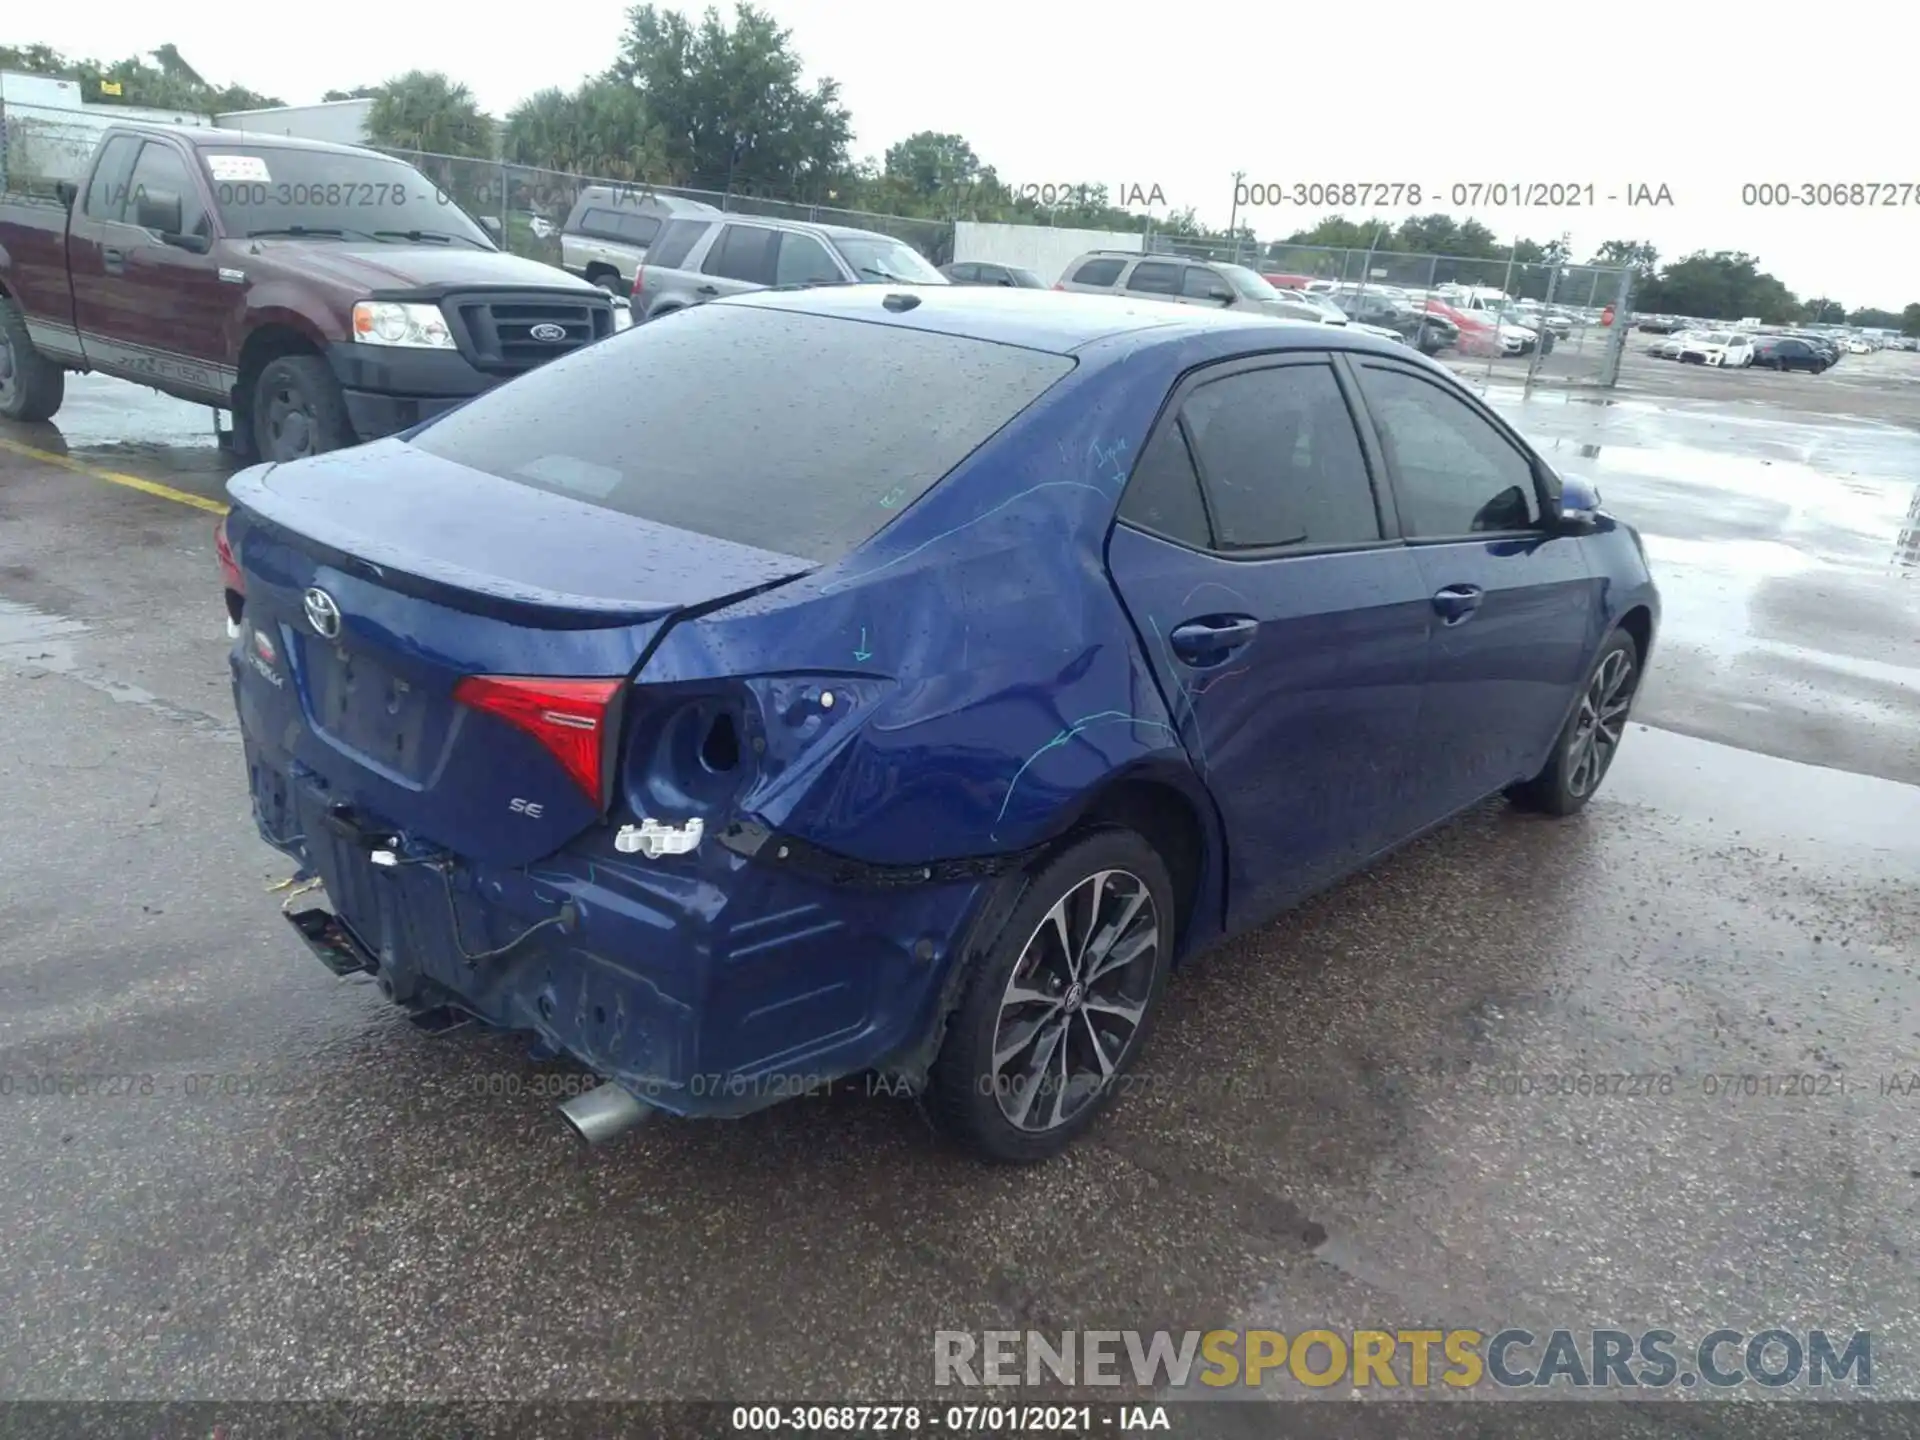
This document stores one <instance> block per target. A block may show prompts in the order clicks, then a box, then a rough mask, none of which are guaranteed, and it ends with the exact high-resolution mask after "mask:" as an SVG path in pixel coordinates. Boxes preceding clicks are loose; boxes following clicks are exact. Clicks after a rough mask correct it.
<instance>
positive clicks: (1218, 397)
mask: <svg viewBox="0 0 1920 1440" xmlns="http://www.w3.org/2000/svg"><path fill="white" fill-rule="evenodd" d="M1180 424H1181V426H1182V427H1183V428H1184V429H1185V430H1186V432H1187V437H1188V441H1189V443H1190V444H1191V445H1192V447H1193V454H1194V456H1195V458H1196V459H1197V460H1198V462H1199V466H1200V476H1201V481H1202V483H1203V484H1204V485H1205V487H1206V493H1207V498H1208V501H1209V503H1210V508H1211V510H1212V513H1213V522H1214V532H1215V544H1216V547H1217V548H1218V549H1221V550H1256V549H1259V550H1264V549H1268V548H1271V547H1276V546H1289V545H1297V546H1303V547H1305V546H1321V545H1362V544H1366V543H1367V542H1369V541H1373V540H1378V539H1380V538H1381V536H1380V515H1379V511H1378V509H1377V508H1376V507H1375V505H1374V500H1373V483H1372V481H1371V480H1370V479H1369V478H1368V475H1367V462H1366V457H1365V454H1364V452H1363V451H1362V450H1361V448H1360V435H1359V432H1358V431H1357V430H1356V429H1355V428H1354V420H1353V412H1352V411H1351V410H1349V409H1348V408H1347V402H1346V399H1345V397H1344V396H1342V395H1341V393H1340V386H1339V383H1338V382H1337V381H1336V380H1335V379H1334V378H1333V368H1332V367H1331V366H1329V365H1280V366H1275V367H1274V368H1272V369H1261V370H1246V371H1242V372H1241V373H1239V374H1237V375H1229V376H1226V377H1225V378H1223V379H1220V380H1214V381H1210V382H1209V383H1207V384H1205V385H1202V386H1200V387H1199V388H1198V389H1196V390H1195V391H1194V392H1193V393H1192V394H1191V395H1189V396H1188V397H1187V401H1186V403H1185V404H1184V405H1182V406H1181V407H1180Z"/></svg>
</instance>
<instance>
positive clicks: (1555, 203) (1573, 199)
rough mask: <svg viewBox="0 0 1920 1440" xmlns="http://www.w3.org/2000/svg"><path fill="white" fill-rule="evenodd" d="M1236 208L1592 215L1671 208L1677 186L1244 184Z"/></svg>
mask: <svg viewBox="0 0 1920 1440" xmlns="http://www.w3.org/2000/svg"><path fill="white" fill-rule="evenodd" d="M1233 203H1234V204H1235V205H1243V206H1247V207H1250V208H1255V207H1260V206H1269V205H1289V206H1298V207H1301V208H1303V209H1339V208H1343V207H1349V206H1355V205H1358V206H1362V207H1366V206H1383V207H1385V208H1387V209H1394V208H1398V207H1418V206H1422V205H1439V206H1445V207H1448V208H1450V209H1454V210H1505V209H1524V210H1542V209H1549V210H1590V209H1594V208H1596V207H1598V206H1601V205H1629V206H1655V207H1670V206H1672V205H1673V204H1674V196H1673V187H1672V186H1670V185H1668V184H1667V183H1666V182H1664V181H1659V182H1654V181H1645V180H1633V181H1618V182H1616V183H1614V184H1611V185H1601V184H1598V183H1596V182H1595V181H1592V180H1455V181H1451V182H1449V183H1447V184H1445V185H1429V184H1425V183H1423V182H1422V181H1418V180H1257V181H1245V180H1240V181H1236V182H1235V183H1234V187H1233Z"/></svg>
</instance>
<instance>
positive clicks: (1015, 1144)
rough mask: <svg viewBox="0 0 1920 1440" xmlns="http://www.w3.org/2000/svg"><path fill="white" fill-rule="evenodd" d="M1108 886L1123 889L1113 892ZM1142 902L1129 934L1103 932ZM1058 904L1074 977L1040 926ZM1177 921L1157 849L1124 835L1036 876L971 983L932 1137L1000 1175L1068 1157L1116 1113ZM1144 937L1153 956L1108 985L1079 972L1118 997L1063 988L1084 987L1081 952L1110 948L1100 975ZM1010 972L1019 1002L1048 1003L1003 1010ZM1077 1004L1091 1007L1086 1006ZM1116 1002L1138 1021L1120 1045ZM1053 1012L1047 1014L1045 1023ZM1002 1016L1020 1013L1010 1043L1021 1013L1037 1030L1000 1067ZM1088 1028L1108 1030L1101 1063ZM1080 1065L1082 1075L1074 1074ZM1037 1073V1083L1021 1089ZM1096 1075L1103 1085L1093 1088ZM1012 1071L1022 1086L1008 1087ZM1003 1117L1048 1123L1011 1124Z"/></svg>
mask: <svg viewBox="0 0 1920 1440" xmlns="http://www.w3.org/2000/svg"><path fill="white" fill-rule="evenodd" d="M1116 875H1117V876H1118V877H1119V878H1113V877H1115V876H1116ZM1101 876H1106V877H1109V878H1106V879H1104V880H1102V881H1100V882H1099V883H1098V885H1097V886H1096V883H1095V880H1096V877H1101ZM1142 892H1144V895H1145V897H1146V900H1145V902H1143V904H1142V905H1140V906H1139V907H1137V908H1136V910H1135V911H1134V912H1132V920H1131V922H1130V923H1129V924H1127V925H1125V926H1124V927H1122V928H1121V929H1118V930H1113V929H1112V921H1113V919H1114V918H1116V917H1117V916H1118V915H1119V914H1120V913H1123V912H1125V911H1126V907H1127V906H1128V905H1129V904H1131V903H1132V898H1133V896H1135V895H1136V894H1139V893H1142ZM1102 896H1103V897H1104V899H1103V900H1097V898H1096V897H1102ZM1063 902H1065V904H1066V905H1067V906H1068V908H1069V909H1070V910H1071V912H1072V913H1071V916H1070V919H1069V923H1068V924H1067V926H1066V929H1067V931H1068V932H1069V933H1077V934H1078V935H1079V942H1078V943H1079V944H1080V946H1081V947H1082V962H1083V965H1078V966H1077V965H1075V964H1074V962H1073V961H1072V959H1071V957H1070V956H1069V955H1068V954H1067V953H1066V951H1065V948H1064V947H1063V946H1062V944H1061V943H1060V938H1059V937H1060V931H1059V930H1058V929H1056V927H1055V926H1054V924H1053V922H1052V920H1051V918H1050V917H1051V915H1052V912H1053V911H1054V908H1055V906H1056V905H1061V904H1062V903H1063ZM1147 904H1150V905H1151V907H1152V911H1153V913H1152V916H1151V917H1149V918H1143V917H1142V915H1141V914H1140V913H1139V911H1141V910H1144V909H1145V908H1146V905H1147ZM1173 917H1174V908H1173V882H1172V881H1171V880H1170V879H1169V878H1168V875H1167V867H1166V865H1165V864H1164V863H1163V862H1162V861H1161V859H1160V856H1159V855H1158V854H1157V853H1156V852H1155V851H1154V849H1153V847H1152V846H1151V845H1149V844H1148V843H1147V842H1146V841H1145V840H1144V839H1142V838H1141V837H1140V836H1139V835H1138V834H1136V833H1135V832H1133V831H1131V830H1123V829H1118V828H1101V829H1098V830H1093V831H1089V832H1088V833H1087V834H1085V835H1084V836H1082V837H1081V838H1079V839H1078V840H1075V841H1073V842H1072V843H1071V844H1069V845H1068V846H1067V848H1066V849H1064V850H1062V851H1060V852H1058V853H1057V854H1055V855H1054V857H1053V858H1052V859H1050V860H1046V861H1044V862H1042V863H1041V864H1040V865H1039V868H1038V869H1037V870H1036V871H1035V872H1034V874H1033V875H1032V877H1031V878H1030V880H1029V882H1028V887H1027V892H1026V894H1025V895H1024V896H1023V897H1022V899H1021V900H1020V903H1019V904H1018V905H1016V906H1015V907H1014V909H1013V913H1012V914H1010V915H1009V916H1008V917H1007V921H1006V924H1005V925H1004V926H1002V927H1001V930H1000V934H999V935H998V936H996V937H995V939H994V941H993V943H992V945H991V947H990V948H989V949H988V950H987V952H986V953H985V954H984V955H983V956H982V957H981V958H980V959H979V961H978V962H977V963H976V964H975V966H974V969H973V973H972V974H970V975H968V976H967V978H966V980H965V982H964V984H963V986H962V988H961V992H960V1000H959V1003H958V1005H957V1006H956V1008H955V1010H954V1013H953V1015H952V1016H951V1017H950V1019H949V1022H948V1025H947V1032H946V1036H945V1038H944V1040H943V1041H942V1043H941V1046H940V1053H939V1055H938V1056H936V1057H935V1059H934V1062H933V1067H932V1069H931V1071H930V1073H929V1074H928V1077H927V1108H928V1112H929V1113H930V1114H931V1115H932V1116H933V1118H934V1121H935V1123H936V1124H938V1125H939V1127H940V1128H941V1130H943V1131H944V1132H945V1133H946V1134H947V1135H948V1136H950V1137H951V1138H953V1139H954V1140H955V1141H957V1142H958V1143H960V1144H961V1145H963V1146H965V1147H966V1148H967V1149H969V1150H971V1151H972V1152H973V1153H974V1154H976V1155H978V1156H980V1157H981V1158H983V1159H986V1160H992V1161H998V1162H1002V1163H1007V1164H1032V1163H1034V1162H1036V1161H1040V1160H1046V1159H1049V1158H1051V1157H1052V1156H1055V1155H1057V1154H1059V1153H1060V1152H1061V1151H1062V1150H1064V1149H1066V1148H1067V1146H1068V1145H1070V1144H1072V1143H1073V1141H1074V1140H1075V1139H1076V1138H1077V1137H1078V1136H1079V1135H1080V1134H1081V1133H1082V1132H1083V1131H1085V1130H1086V1128H1087V1127H1088V1126H1089V1125H1091V1124H1092V1123H1093V1121H1094V1120H1095V1118H1096V1117H1097V1116H1098V1115H1099V1114H1100V1112H1101V1111H1102V1110H1103V1109H1105V1108H1106V1106H1107V1104H1108V1103H1109V1102H1110V1101H1111V1100H1112V1098H1113V1092H1114V1086H1115V1084H1116V1082H1117V1081H1118V1080H1119V1079H1120V1077H1121V1076H1123V1075H1125V1074H1126V1072H1127V1070H1128V1069H1130V1068H1131V1067H1132V1065H1133V1063H1134V1061H1135V1060H1136V1059H1137V1058H1138V1056H1139V1054H1140V1052H1141V1050H1142V1049H1143V1048H1144V1047H1145V1045H1146V1042H1147V1038H1148V1035H1149V1034H1150V1033H1151V1030H1152V1027H1153V1021H1154V1017H1155V1015H1156V1013H1157V1012H1158V1009H1159V1003H1160V996H1161V993H1162V992H1163V991H1164V989H1165V988H1166V982H1167V971H1168V964H1169V961H1170V959H1171V957H1172V950H1173V941H1174V925H1173ZM1095 918H1098V919H1100V920H1101V922H1102V924H1101V926H1100V927H1099V928H1095V927H1094V925H1093V923H1092V922H1093V920H1094V919H1095ZM1149 930H1151V932H1152V937H1153V938H1152V948H1151V950H1150V951H1148V950H1145V949H1142V950H1141V951H1140V953H1139V954H1137V955H1136V956H1135V957H1134V958H1132V959H1130V960H1126V961H1122V962H1119V963H1116V964H1114V965H1112V966H1111V967H1110V968H1109V969H1107V970H1104V971H1102V970H1097V969H1093V970H1090V971H1087V972H1086V973H1091V974H1092V975H1094V976H1095V977H1117V984H1116V982H1115V981H1114V980H1111V979H1109V980H1108V981H1107V984H1108V985H1111V986H1114V987H1115V988H1113V989H1112V990H1108V989H1106V988H1104V987H1103V988H1101V989H1099V990H1097V991H1096V990H1089V989H1086V988H1084V986H1083V984H1082V982H1081V981H1079V980H1078V979H1071V978H1070V974H1071V975H1074V976H1077V975H1079V974H1081V973H1083V966H1084V962H1085V960H1086V957H1087V955H1088V953H1089V952H1090V951H1091V947H1090V946H1088V944H1087V942H1088V941H1092V942H1095V943H1097V942H1099V941H1100V940H1101V939H1102V937H1105V940H1106V948H1105V949H1103V950H1101V951H1100V952H1099V953H1097V954H1093V955H1092V959H1091V964H1092V965H1093V966H1098V965H1099V964H1100V963H1101V962H1102V961H1103V960H1105V959H1108V958H1110V956H1111V954H1112V953H1113V952H1116V951H1118V950H1119V949H1120V948H1121V943H1120V942H1122V941H1123V940H1124V941H1125V943H1126V945H1128V946H1129V947H1131V946H1134V945H1137V944H1139V943H1140V942H1141V940H1142V937H1144V936H1145V934H1146V933H1147V932H1148V931H1149ZM1109 931H1111V932H1112V933H1109ZM1016 968H1019V969H1021V970H1022V971H1023V974H1022V977H1021V978H1022V979H1023V980H1025V981H1028V982H1031V983H1030V985H1029V986H1027V987H1026V988H1028V989H1030V990H1032V992H1033V993H1035V994H1036V995H1045V996H1046V997H1048V998H1046V999H1044V1000H1039V1001H1036V1002H1031V1003H1026V1002H1020V1001H1019V1000H1018V999H1017V998H1014V997H1012V996H1010V982H1011V981H1012V979H1013V978H1014V975H1015V971H1016ZM1115 996H1118V997H1119V1000H1118V1001H1116V1000H1115V999H1114V997H1115ZM1087 998H1092V1000H1093V1003H1092V1004H1089V1005H1084V1006H1083V1004H1082V1000H1083V999H1087ZM1121 1002H1124V1005H1125V1006H1126V1007H1128V1008H1131V1007H1132V1006H1134V1005H1135V1004H1136V1003H1137V1005H1138V1011H1137V1018H1136V1020H1135V1021H1133V1022H1131V1029H1130V1030H1128V1031H1127V1032H1126V1033H1125V1035H1124V1036H1122V1035H1121V1034H1120V1033H1119V1030H1120V1027H1122V1026H1124V1025H1127V1024H1129V1023H1130V1022H1128V1021H1126V1020H1124V1019H1121V1018H1119V1017H1121V1015H1122V1014H1123V1011H1122V1009H1118V1008H1109V1007H1111V1006H1113V1005H1115V1004H1118V1003H1121ZM1049 1005H1051V1006H1053V1007H1055V1008H1053V1009H1052V1010H1048V1009H1047V1008H1046V1007H1047V1006H1049ZM1008 1010H1012V1011H1014V1012H1016V1018H1015V1019H1014V1020H1013V1021H1012V1022H1011V1023H1010V1028H1009V1030H1008V1031H1007V1034H1009V1035H1018V1033H1019V1027H1020V1026H1021V1025H1022V1024H1024V1023H1027V1022H1026V1021H1023V1020H1022V1019H1021V1018H1019V1017H1020V1014H1021V1013H1024V1014H1025V1015H1027V1016H1033V1017H1034V1018H1033V1019H1032V1020H1031V1022H1030V1023H1031V1029H1030V1031H1029V1032H1028V1033H1029V1035H1030V1037H1031V1038H1030V1039H1029V1041H1028V1042H1027V1043H1026V1044H1025V1045H1023V1046H1021V1047H1019V1049H1018V1050H1017V1052H1015V1054H1014V1058H1013V1059H1011V1060H1009V1061H1008V1062H1007V1063H1006V1064H1005V1065H1004V1066H999V1065H996V1064H995V1062H994V1052H995V1047H996V1041H998V1040H1000V1039H1001V1038H1002V1022H1003V1016H1004V1015H1005V1014H1006V1012H1007V1011H1008ZM1096 1014H1097V1015H1100V1016H1102V1017H1105V1020H1106V1031H1105V1038H1106V1040H1107V1041H1108V1043H1109V1046H1117V1047H1118V1048H1117V1049H1114V1050H1111V1051H1109V1049H1108V1048H1106V1047H1102V1046H1101V1045H1100V1040H1099V1033H1100V1032H1099V1031H1098V1030H1097V1029H1096V1025H1097V1023H1098V1022H1096V1020H1095V1019H1094V1018H1093V1017H1094V1016H1095V1015H1096ZM1076 1020H1077V1021H1079V1022H1081V1023H1076ZM1056 1030H1057V1032H1058V1033H1056V1034H1054V1038H1053V1043H1052V1045H1051V1046H1046V1045H1045V1041H1046V1038H1047V1036H1048V1034H1049V1033H1050V1032H1053V1031H1056ZM1055 1055H1058V1056H1059V1057H1060V1060H1061V1071H1062V1073H1063V1075H1064V1077H1065V1078H1064V1079H1063V1080H1059V1081H1056V1080H1055V1079H1054V1075H1055V1067H1054V1064H1053V1058H1054V1056H1055ZM1076 1058H1077V1059H1078V1060H1081V1061H1085V1062H1087V1064H1086V1068H1085V1069H1083V1070H1080V1071H1078V1072H1077V1073H1076V1070H1075V1061H1076ZM1036 1060H1037V1061H1038V1062H1039V1064H1038V1067H1037V1073H1038V1074H1039V1075H1040V1076H1041V1078H1040V1079H1039V1080H1038V1081H1037V1082H1034V1083H1028V1081H1029V1080H1030V1078H1031V1075H1032V1074H1033V1073H1034V1070H1035V1067H1034V1065H1033V1064H1032V1062H1034V1061H1036ZM1102 1062H1104V1063H1102ZM1096 1069H1098V1070H1101V1071H1103V1072H1104V1075H1103V1078H1100V1079H1098V1080H1093V1079H1092V1078H1091V1077H1092V1075H1093V1074H1094V1072H1095V1070H1096ZM1016 1070H1026V1071H1028V1072H1029V1074H1028V1075H1027V1076H1016V1075H1015V1071H1016ZM1010 1077H1011V1078H1010ZM1023 1101H1024V1102H1025V1103H1024V1105H1023V1104H1022V1102H1023ZM1050 1103H1051V1104H1053V1105H1055V1106H1056V1107H1057V1109H1056V1111H1055V1112H1054V1114H1051V1115H1046V1116H1040V1115H1036V1114H1035V1113H1034V1112H1035V1111H1038V1110H1043V1109H1045V1107H1047V1106H1048V1105H1049V1104H1050ZM1009 1109H1012V1110H1014V1111H1016V1112H1018V1111H1024V1112H1025V1114H1026V1117H1027V1118H1028V1119H1029V1120H1032V1121H1042V1120H1044V1122H1045V1123H1044V1124H1041V1125H1038V1126H1036V1125H1028V1124H1016V1123H1015V1121H1014V1118H1013V1117H1011V1116H1010V1115H1009V1114H1008V1110H1009ZM1056 1116H1057V1117H1058V1118H1057V1120H1056V1118H1055V1117H1056Z"/></svg>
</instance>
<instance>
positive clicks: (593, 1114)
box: [560, 1081, 658, 1145]
mask: <svg viewBox="0 0 1920 1440" xmlns="http://www.w3.org/2000/svg"><path fill="white" fill-rule="evenodd" d="M656 1113H658V1112H656V1111H655V1109H654V1107H653V1106H651V1105H649V1104H647V1103H646V1102H645V1101H644V1100H640V1099H637V1098H635V1096H634V1094H633V1092H632V1091H631V1090H629V1089H627V1088H626V1086H624V1085H616V1084H614V1083H613V1082H612V1081H608V1082H607V1083H606V1084H604V1085H597V1086H595V1087H594V1088H593V1089H591V1090H588V1091H586V1092H585V1093H583V1094H580V1095H575V1096H574V1097H573V1098H572V1099H571V1100H564V1101H562V1102H561V1104H560V1115H561V1118H562V1119H564V1120H565V1121H566V1122H567V1124H569V1125H571V1126H572V1127H573V1133H574V1134H576V1135H578V1136H579V1137H580V1138H581V1139H582V1140H584V1141H586V1142H587V1144H589V1145H598V1144H600V1143H601V1142H602V1141H603V1140H611V1139H613V1137H614V1136H616V1135H619V1134H621V1133H622V1132H624V1131H627V1130H631V1129H632V1128H633V1127H634V1126H636V1125H638V1124H640V1123H641V1122H642V1121H646V1120H651V1119H652V1118H653V1117H654V1115H655V1114H656Z"/></svg>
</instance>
